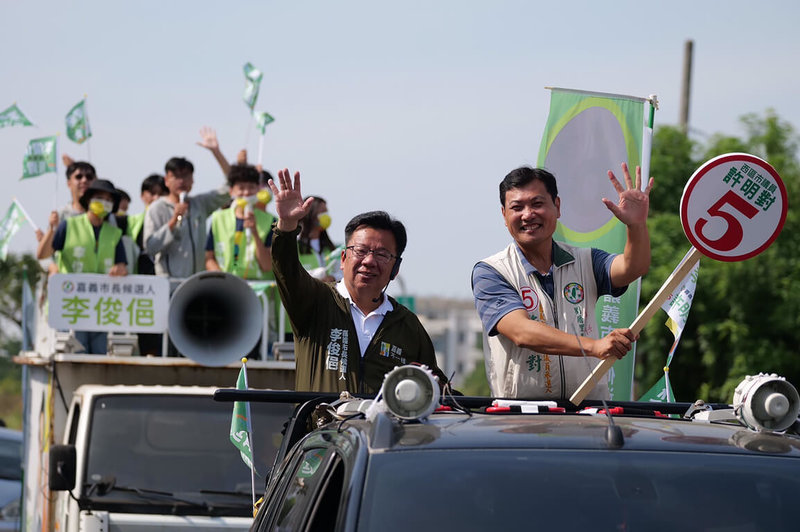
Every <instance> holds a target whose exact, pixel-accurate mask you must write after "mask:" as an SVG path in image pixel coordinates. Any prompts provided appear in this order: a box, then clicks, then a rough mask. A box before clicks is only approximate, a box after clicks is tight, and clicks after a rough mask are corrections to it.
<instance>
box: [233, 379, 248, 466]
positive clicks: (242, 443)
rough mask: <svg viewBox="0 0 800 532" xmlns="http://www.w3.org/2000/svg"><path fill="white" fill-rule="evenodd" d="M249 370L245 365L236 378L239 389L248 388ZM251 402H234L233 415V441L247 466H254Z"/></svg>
mask: <svg viewBox="0 0 800 532" xmlns="http://www.w3.org/2000/svg"><path fill="white" fill-rule="evenodd" d="M246 371H247V370H246V369H245V366H244V365H243V366H242V369H241V370H239V378H238V379H237V380H236V389H237V390H246V389H247V374H246V373H245V372H246ZM250 434H252V430H251V428H250V403H248V402H243V401H236V402H234V403H233V416H232V417H231V443H233V445H235V446H236V448H237V449H239V452H240V453H241V455H242V461H244V463H245V464H247V467H249V468H251V469H252V468H253V451H252V449H251V445H250Z"/></svg>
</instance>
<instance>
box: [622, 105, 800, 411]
mask: <svg viewBox="0 0 800 532" xmlns="http://www.w3.org/2000/svg"><path fill="white" fill-rule="evenodd" d="M742 123H743V124H744V126H745V130H746V136H745V138H743V139H740V138H736V137H731V136H721V135H720V136H714V137H712V138H711V139H710V140H709V142H708V143H707V145H706V146H697V145H694V144H693V143H692V142H691V141H689V140H688V139H687V138H686V137H685V136H684V135H683V133H681V132H680V130H679V129H677V128H675V127H669V126H667V127H662V128H660V129H659V130H658V131H657V132H656V134H655V137H654V140H653V158H652V164H651V169H652V171H651V173H652V175H654V176H655V177H656V186H655V189H654V191H655V196H654V201H653V202H652V210H651V219H650V222H649V225H650V235H651V240H652V253H653V261H652V267H651V269H650V272H649V273H648V274H647V276H646V277H645V278H644V280H643V283H642V302H643V303H644V302H647V301H649V300H650V299H651V298H652V297H653V295H655V292H656V291H657V290H658V289H659V288H660V286H661V284H662V283H663V282H664V281H665V280H666V278H667V277H668V276H669V274H670V273H671V272H672V270H673V269H674V268H675V266H677V265H678V263H679V262H680V259H681V257H682V256H683V255H684V254H685V253H686V251H688V250H689V247H690V244H689V242H688V240H687V239H686V237H685V235H684V234H683V229H682V227H681V224H680V219H679V214H678V213H679V211H678V205H679V200H680V195H681V193H682V190H683V186H684V185H685V183H686V181H687V180H688V178H689V177H690V176H691V174H692V173H693V172H694V170H695V169H696V168H697V167H699V166H700V165H701V164H702V163H703V162H705V161H706V160H708V159H710V158H712V157H715V156H717V155H720V154H722V153H728V152H731V151H737V152H746V153H751V154H753V155H757V156H759V157H762V158H764V159H765V160H767V161H768V162H769V163H770V164H771V165H772V166H774V167H775V169H776V170H777V171H778V173H779V174H780V176H781V177H782V179H783V181H784V184H785V185H786V188H787V193H788V198H789V212H788V215H787V218H786V223H785V225H784V228H783V231H782V233H781V235H780V236H779V237H778V238H777V240H776V241H775V242H774V243H773V244H772V246H770V248H768V249H767V250H766V251H764V252H763V253H762V254H760V255H758V256H757V257H754V258H752V259H749V260H747V261H744V262H736V263H723V262H717V261H714V260H712V259H708V258H705V257H704V258H703V259H702V260H701V265H700V276H699V279H698V286H697V293H696V294H695V299H694V302H693V304H692V309H691V312H690V314H689V320H688V323H687V326H686V329H685V330H684V333H683V337H682V339H681V343H680V345H679V347H678V351H677V353H676V356H675V358H674V359H673V361H672V364H671V367H670V380H671V382H672V385H673V389H674V391H675V396H676V398H677V400H679V401H692V400H694V399H696V398H704V399H707V400H712V401H726V402H727V401H730V400H731V398H732V396H733V390H734V388H735V387H736V384H738V382H739V381H740V380H741V379H742V378H743V377H744V376H745V375H749V374H756V373H759V372H769V373H773V372H774V373H778V374H779V375H782V376H784V377H786V378H787V379H788V380H789V381H791V382H793V383H794V384H795V385H797V386H800V352H798V346H800V298H798V294H800V216H798V213H797V210H796V209H797V207H796V206H795V210H794V211H793V210H792V200H793V199H796V198H797V197H798V193H800V164H799V163H798V159H797V136H796V134H795V131H794V129H793V127H792V126H791V125H790V124H788V123H786V122H784V121H781V120H780V119H779V118H778V117H777V116H776V115H775V113H774V112H773V111H767V112H766V113H765V115H764V116H757V115H752V114H751V115H747V116H745V117H743V118H742ZM681 137H682V138H681ZM656 198H657V199H656ZM665 320H666V315H665V314H664V313H659V314H657V315H656V318H654V319H653V320H651V322H650V323H649V324H648V326H647V328H646V329H645V331H644V332H643V333H642V335H641V339H640V341H639V347H638V349H637V353H638V354H637V371H636V376H637V381H638V382H639V383H640V390H639V392H640V393H642V392H644V391H646V390H647V389H649V387H650V386H652V385H653V384H654V383H655V381H656V380H658V379H659V378H660V376H661V374H662V371H663V370H662V368H663V366H664V363H665V362H666V355H667V353H668V351H669V348H670V346H671V345H672V341H673V338H672V333H670V332H669V330H668V329H667V328H666V327H665V326H664V321H665Z"/></svg>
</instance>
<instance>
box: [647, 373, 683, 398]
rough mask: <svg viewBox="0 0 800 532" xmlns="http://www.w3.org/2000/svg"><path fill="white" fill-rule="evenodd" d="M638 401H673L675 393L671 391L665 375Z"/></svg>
mask: <svg viewBox="0 0 800 532" xmlns="http://www.w3.org/2000/svg"><path fill="white" fill-rule="evenodd" d="M639 400H640V401H647V402H650V403H667V402H673V401H675V394H674V393H672V385H671V384H670V382H669V379H668V378H667V376H666V373H665V374H664V376H663V377H661V378H660V379H658V382H657V383H655V385H654V386H653V387H652V388H650V390H648V392H647V393H645V394H644V395H643V396H642V397H641V398H640V399H639Z"/></svg>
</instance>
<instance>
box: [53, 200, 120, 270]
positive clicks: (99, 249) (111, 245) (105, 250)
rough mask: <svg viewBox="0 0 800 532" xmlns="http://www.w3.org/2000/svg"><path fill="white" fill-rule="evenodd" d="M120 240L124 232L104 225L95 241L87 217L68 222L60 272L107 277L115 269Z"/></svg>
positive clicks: (71, 219) (59, 265) (105, 223)
mask: <svg viewBox="0 0 800 532" xmlns="http://www.w3.org/2000/svg"><path fill="white" fill-rule="evenodd" d="M121 237H122V229H120V228H118V227H112V226H111V225H110V224H109V223H108V222H103V225H101V226H100V235H99V237H98V239H97V240H95V238H94V228H93V227H92V224H91V222H89V215H88V214H82V215H80V216H74V217H72V218H67V234H66V237H65V238H64V249H62V250H61V253H60V254H59V257H58V271H59V272H60V273H108V271H109V270H110V269H111V267H112V266H114V252H115V250H116V248H117V243H118V242H119V239H120V238H121Z"/></svg>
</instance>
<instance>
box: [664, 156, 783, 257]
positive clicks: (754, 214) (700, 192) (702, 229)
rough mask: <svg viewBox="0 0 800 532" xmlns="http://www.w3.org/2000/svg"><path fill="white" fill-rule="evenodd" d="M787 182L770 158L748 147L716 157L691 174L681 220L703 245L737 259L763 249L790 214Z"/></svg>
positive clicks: (699, 245) (718, 254)
mask: <svg viewBox="0 0 800 532" xmlns="http://www.w3.org/2000/svg"><path fill="white" fill-rule="evenodd" d="M787 209H788V200H787V196H786V187H785V186H784V184H783V181H782V180H781V178H780V176H779V175H778V173H777V172H776V171H775V169H774V168H773V167H772V166H770V164H769V163H767V162H766V161H764V160H763V159H760V158H758V157H756V156H754V155H749V154H746V153H728V154H725V155H720V156H719V157H715V158H713V159H711V160H710V161H708V162H706V163H705V164H703V166H701V167H700V168H698V169H697V171H696V172H695V173H694V174H693V175H692V177H691V178H689V181H688V182H687V183H686V187H685V188H684V190H683V197H682V198H681V208H680V212H681V223H682V224H683V230H684V232H685V233H686V237H687V238H688V239H689V241H690V242H691V243H692V245H693V246H694V247H695V248H697V250H698V251H700V252H701V253H703V255H706V256H708V257H711V258H713V259H716V260H721V261H727V262H734V261H740V260H745V259H749V258H751V257H754V256H755V255H758V254H759V253H761V252H762V251H764V250H765V249H766V248H767V247H769V245H770V244H772V242H773V241H774V240H775V239H776V238H777V237H778V234H779V233H780V232H781V229H782V228H783V223H784V221H785V220H786V212H787Z"/></svg>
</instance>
